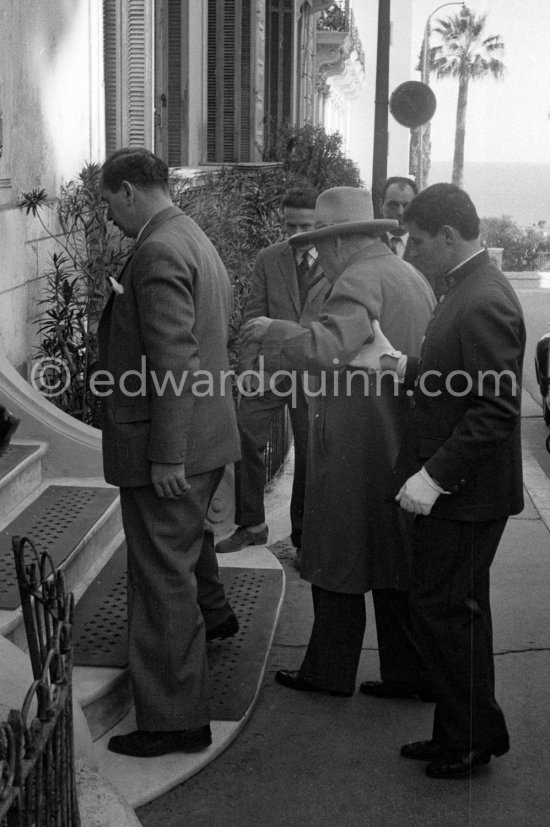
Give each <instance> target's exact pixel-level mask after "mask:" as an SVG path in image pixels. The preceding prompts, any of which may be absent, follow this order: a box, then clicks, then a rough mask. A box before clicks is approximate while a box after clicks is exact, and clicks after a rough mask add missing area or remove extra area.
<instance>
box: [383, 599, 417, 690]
mask: <svg viewBox="0 0 550 827" xmlns="http://www.w3.org/2000/svg"><path fill="white" fill-rule="evenodd" d="M372 603H373V606H374V617H375V619H376V637H377V638H378V657H379V660H380V678H381V679H382V680H383V681H388V682H390V681H396V682H397V683H413V684H416V685H417V686H420V687H422V686H425V687H426V688H427V687H428V685H429V679H428V675H427V673H426V667H425V666H424V663H423V661H422V658H421V656H420V652H419V650H418V646H417V643H416V640H415V637H414V630H413V626H412V622H411V617H410V612H409V593H408V592H402V591H398V590H397V589H373V590H372Z"/></svg>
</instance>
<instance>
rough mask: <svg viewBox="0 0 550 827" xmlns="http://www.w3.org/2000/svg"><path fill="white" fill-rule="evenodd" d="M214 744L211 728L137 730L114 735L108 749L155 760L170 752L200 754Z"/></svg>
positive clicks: (207, 726)
mask: <svg viewBox="0 0 550 827" xmlns="http://www.w3.org/2000/svg"><path fill="white" fill-rule="evenodd" d="M211 743H212V733H211V731H210V726H209V725H208V724H206V726H201V727H199V728H198V729H180V730H175V731H173V732H147V731H146V730H143V729H136V730H134V732H129V733H128V734H127V735H113V737H112V738H110V739H109V743H108V744H107V749H108V750H110V751H111V752H118V753H120V755H134V756H136V757H137V758H153V757H154V756H156V755H166V754H167V753H169V752H198V751H199V750H201V749H205V748H206V747H208V746H210V744H211Z"/></svg>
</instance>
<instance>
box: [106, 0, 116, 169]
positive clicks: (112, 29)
mask: <svg viewBox="0 0 550 827" xmlns="http://www.w3.org/2000/svg"><path fill="white" fill-rule="evenodd" d="M118 29H119V27H118V26H117V3H116V2H115V0H105V2H104V3H103V72H104V77H105V151H106V154H107V155H109V154H110V153H111V152H114V150H115V149H116V148H117V146H118V140H119V139H118V135H117V120H118V116H117V112H118V111H119V105H120V103H119V101H118V99H117V89H118V86H119V83H117V76H118V74H119V73H118V59H119V48H118V38H119V33H118Z"/></svg>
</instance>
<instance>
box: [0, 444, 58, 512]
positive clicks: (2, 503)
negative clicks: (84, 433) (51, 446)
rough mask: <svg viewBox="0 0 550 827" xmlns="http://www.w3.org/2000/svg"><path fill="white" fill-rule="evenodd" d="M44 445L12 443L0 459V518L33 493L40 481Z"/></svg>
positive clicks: (44, 450)
mask: <svg viewBox="0 0 550 827" xmlns="http://www.w3.org/2000/svg"><path fill="white" fill-rule="evenodd" d="M46 447H47V446H46V445H45V444H44V443H38V442H23V441H18V442H12V443H11V445H10V446H9V448H8V449H7V451H6V452H5V453H4V454H3V455H2V456H1V457H0V517H2V519H3V518H4V517H5V516H6V515H7V514H9V512H10V511H12V510H13V509H14V508H15V507H16V506H17V505H18V503H20V502H21V500H24V499H25V498H26V497H28V496H29V494H31V493H32V492H33V491H35V490H36V489H37V488H38V486H39V485H40V483H41V481H42V457H43V456H44V454H45V453H46Z"/></svg>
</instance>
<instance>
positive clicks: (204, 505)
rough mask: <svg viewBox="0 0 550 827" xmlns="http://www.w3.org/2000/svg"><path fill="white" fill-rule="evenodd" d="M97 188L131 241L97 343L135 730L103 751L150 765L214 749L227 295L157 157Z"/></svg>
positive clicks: (223, 604) (226, 441)
mask: <svg viewBox="0 0 550 827" xmlns="http://www.w3.org/2000/svg"><path fill="white" fill-rule="evenodd" d="M100 189H101V195H102V198H103V199H104V201H105V202H106V203H107V205H108V208H109V217H110V218H111V219H112V220H113V221H114V222H115V223H116V224H117V226H118V227H120V229H121V230H122V231H123V232H124V233H125V234H126V235H127V236H129V237H131V238H135V239H136V244H135V247H134V249H133V252H132V254H131V256H130V258H129V260H128V262H127V263H126V266H125V268H124V270H123V272H122V275H121V278H120V281H119V282H118V283H116V282H115V283H113V288H114V289H113V294H112V295H111V297H110V299H109V301H108V303H107V306H106V308H105V311H104V313H103V316H102V319H101V322H100V327H99V331H98V336H99V349H100V364H101V367H102V368H103V370H104V371H106V372H107V373H105V374H103V376H104V377H105V376H106V377H107V379H106V380H105V383H104V384H106V385H107V389H106V390H102V392H101V395H102V396H104V397H105V398H104V403H105V407H104V425H103V462H104V473H105V479H106V480H107V482H109V483H111V484H113V485H117V486H119V487H120V501H121V508H122V521H123V526H124V532H125V534H126V541H127V547H128V660H129V667H130V676H131V681H132V690H133V695H134V703H135V711H136V720H137V725H138V729H137V730H136V731H134V732H130V733H128V734H126V735H118V736H114V737H112V738H111V739H110V741H109V749H110V750H111V751H113V752H119V753H122V754H125V755H135V756H141V757H149V756H154V755H163V754H165V753H168V752H174V751H195V750H200V749H203V748H204V747H207V746H208V745H209V744H210V743H211V741H212V738H211V732H210V715H209V708H208V695H209V685H208V664H207V660H206V641H207V640H209V639H212V638H215V637H222V638H223V637H228V636H229V635H231V634H235V632H236V631H237V629H238V622H237V619H236V617H235V615H234V614H233V612H232V610H231V607H230V606H229V604H228V602H227V599H226V597H225V594H224V589H223V586H222V584H221V582H220V580H219V576H218V567H217V562H216V555H215V553H214V543H213V534H212V532H211V531H208V530H205V518H206V513H207V509H208V506H209V503H210V500H211V498H212V495H213V493H214V491H215V489H216V487H217V485H218V483H219V481H220V478H221V476H222V474H223V469H224V466H225V465H226V464H227V463H230V462H233V461H235V460H236V459H238V457H239V440H238V432H237V426H236V421H235V413H234V408H233V402H232V395H231V390H230V387H229V386H228V380H229V371H228V360H227V349H226V343H227V331H228V319H229V311H230V303H231V286H230V283H229V279H228V276H227V273H226V271H225V268H224V266H223V264H222V262H221V260H220V258H219V256H218V254H217V252H216V250H215V249H214V247H213V246H212V244H211V243H210V241H209V240H208V238H207V237H206V236H205V235H204V233H203V232H202V230H200V228H199V227H198V226H197V225H196V224H195V223H194V221H192V220H191V219H190V218H188V217H187V216H185V215H183V213H181V212H180V210H178V209H177V208H176V207H174V206H173V204H172V201H171V198H170V193H169V190H168V167H167V166H166V164H165V163H164V161H162V160H161V159H160V158H157V157H156V156H155V155H153V154H152V153H151V152H149V151H148V150H145V149H121V150H118V151H117V152H115V153H113V154H112V155H111V156H110V158H109V159H108V160H107V161H106V163H105V164H104V166H103V169H102V173H101V180H100ZM205 377H210V380H211V391H210V392H209V393H208V394H205V393H204V381H205ZM195 381H197V383H198V384H197V387H196V389H195ZM96 387H97V386H96Z"/></svg>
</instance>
